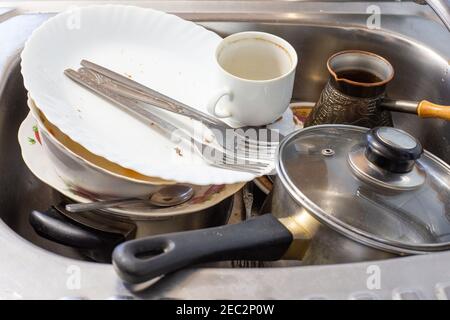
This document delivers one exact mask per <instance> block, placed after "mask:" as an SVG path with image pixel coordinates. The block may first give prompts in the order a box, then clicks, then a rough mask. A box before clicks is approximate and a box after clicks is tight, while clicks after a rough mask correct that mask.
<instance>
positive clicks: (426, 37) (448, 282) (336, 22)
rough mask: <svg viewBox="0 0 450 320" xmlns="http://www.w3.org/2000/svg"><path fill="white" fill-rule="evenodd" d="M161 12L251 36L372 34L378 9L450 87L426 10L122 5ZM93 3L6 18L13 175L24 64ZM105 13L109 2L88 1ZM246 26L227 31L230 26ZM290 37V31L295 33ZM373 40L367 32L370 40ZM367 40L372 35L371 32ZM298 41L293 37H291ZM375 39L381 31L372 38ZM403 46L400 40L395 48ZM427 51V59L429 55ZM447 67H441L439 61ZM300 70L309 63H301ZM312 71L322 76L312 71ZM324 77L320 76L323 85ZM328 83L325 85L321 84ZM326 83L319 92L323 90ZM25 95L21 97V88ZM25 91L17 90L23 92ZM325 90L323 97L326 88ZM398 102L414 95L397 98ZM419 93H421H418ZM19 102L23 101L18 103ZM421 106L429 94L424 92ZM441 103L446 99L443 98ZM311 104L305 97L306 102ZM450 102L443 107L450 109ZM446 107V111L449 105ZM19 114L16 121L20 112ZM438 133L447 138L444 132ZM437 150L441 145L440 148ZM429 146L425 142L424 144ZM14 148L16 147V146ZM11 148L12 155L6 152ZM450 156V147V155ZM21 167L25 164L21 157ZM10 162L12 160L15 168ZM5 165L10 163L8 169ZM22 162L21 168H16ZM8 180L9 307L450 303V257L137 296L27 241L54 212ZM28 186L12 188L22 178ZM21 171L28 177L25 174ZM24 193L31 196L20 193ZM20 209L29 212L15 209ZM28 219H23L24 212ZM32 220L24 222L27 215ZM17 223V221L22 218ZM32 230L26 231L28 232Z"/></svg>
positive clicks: (171, 285) (1, 201)
mask: <svg viewBox="0 0 450 320" xmlns="http://www.w3.org/2000/svg"><path fill="white" fill-rule="evenodd" d="M114 2H116V3H119V2H121V3H127V4H137V5H141V6H147V7H152V8H155V9H160V10H164V11H168V12H173V13H176V14H179V15H180V16H182V17H184V18H187V19H192V20H194V21H198V22H200V23H204V25H205V26H206V27H210V28H212V29H215V30H217V31H219V33H220V32H221V31H223V32H224V33H225V32H236V31H240V30H238V28H240V27H245V28H251V27H252V26H254V25H255V26H256V23H257V22H258V21H259V22H264V23H266V24H272V25H273V26H274V28H275V27H276V28H278V29H276V30H277V31H279V32H281V31H283V30H288V29H287V27H286V29H283V28H284V26H286V25H291V26H292V25H295V24H299V25H307V26H330V25H333V26H337V27H340V28H343V29H352V28H359V29H358V31H357V32H355V33H354V34H355V37H356V35H359V34H361V33H362V32H363V31H361V30H365V23H366V20H367V17H368V14H367V13H366V10H367V8H368V6H370V5H371V4H374V5H377V6H378V7H379V8H380V10H381V11H380V12H381V13H382V17H381V19H382V27H383V32H385V33H386V34H390V33H392V34H395V35H396V36H397V37H401V39H402V41H404V42H405V43H410V42H411V43H412V41H418V42H420V44H422V45H424V46H428V47H430V48H433V50H434V51H433V52H432V53H430V55H437V54H439V55H440V56H439V57H435V58H436V59H435V60H436V61H441V60H442V59H441V57H445V59H446V61H447V69H445V70H443V75H442V81H443V84H442V88H444V89H445V87H444V85H445V84H446V81H448V80H449V78H450V76H448V74H447V73H445V72H448V69H449V66H448V61H450V60H449V59H450V46H449V41H448V39H449V35H448V33H446V30H445V28H444V26H443V25H442V23H441V22H440V20H439V19H438V18H437V17H436V16H435V14H434V12H433V11H432V10H431V9H430V8H429V7H427V6H423V5H417V4H415V3H412V2H373V3H369V2H366V3H363V2H352V3H350V2H348V3H345V4H342V3H333V2H320V3H317V2H303V1H292V2H291V1H287V2H285V1H283V2H278V1H114ZM87 3H88V2H87V1H73V2H71V1H64V2H57V1H7V2H3V3H2V4H1V6H2V7H3V8H0V43H1V44H2V45H1V46H0V129H1V130H2V132H8V135H7V136H6V135H4V134H3V135H0V153H1V154H2V160H1V161H0V165H4V164H5V163H8V162H6V160H8V159H9V157H13V156H12V155H10V154H8V155H7V154H6V153H5V152H3V151H4V150H14V151H15V152H16V153H20V151H19V149H18V146H17V141H16V140H17V139H16V131H14V130H16V128H15V127H14V125H15V124H16V123H20V121H21V120H22V118H23V117H24V115H25V114H26V107H24V108H22V105H24V102H25V101H26V100H25V99H26V95H25V92H24V89H23V87H22V85H21V81H22V80H21V77H20V74H19V72H18V70H19V69H18V68H19V67H18V62H19V60H18V59H19V58H18V54H19V53H20V50H21V48H22V46H23V43H24V42H25V41H26V39H27V38H28V37H29V35H30V34H31V32H32V31H33V30H34V29H35V28H36V27H37V26H39V25H40V24H41V23H42V22H44V21H45V20H46V19H48V18H49V17H50V16H52V15H53V14H54V13H56V12H58V11H61V10H63V9H65V8H69V7H70V6H71V5H81V4H82V5H84V4H87ZM92 3H104V1H89V4H92ZM230 19H232V20H234V21H237V22H239V23H246V21H250V22H248V23H247V24H246V25H241V24H239V23H236V24H233V25H232V26H231V27H227V28H225V23H226V22H227V21H228V20H230ZM289 30H290V29H289ZM365 31H367V30H365ZM365 31H364V32H365ZM286 32H289V31H286ZM368 32H376V31H368ZM392 39H394V38H392ZM427 50H428V49H424V52H428V51H427ZM439 59H441V60H439ZM300 61H301V62H300V70H301V68H302V53H300ZM305 68H309V69H308V70H317V69H314V68H313V67H312V66H305ZM317 77H320V75H317ZM319 80H320V81H322V80H321V79H319ZM319 80H317V81H318V83H321V82H320V81H319ZM19 86H20V88H19ZM16 87H17V89H16ZM319 87H320V86H318V87H317V88H319ZM395 89H396V90H397V93H398V94H406V93H407V92H406V90H404V89H403V90H402V89H398V88H395ZM418 90H419V89H418ZM316 91H317V90H316V89H308V90H305V92H304V93H302V94H304V95H305V97H306V98H308V97H307V96H308V95H310V97H314V96H315V95H316V94H317V92H316ZM12 93H17V95H16V94H12ZM416 93H417V97H414V98H420V97H419V95H420V94H421V92H420V90H419V91H417V92H416ZM433 94H435V95H439V94H442V92H441V91H438V89H436V90H434V91H433ZM302 97H303V96H302ZM448 98H449V97H448V96H444V97H442V98H441V99H442V100H444V99H448ZM442 102H443V101H442ZM13 107H14V108H17V110H16V109H14V112H11V111H10V112H8V110H11V108H13ZM411 119H412V118H408V117H406V118H398V119H397V123H398V124H400V125H401V126H404V127H406V128H411V127H414V126H416V124H415V123H416V122H414V121H415V120H414V121H413V120H411ZM436 127H437V128H439V129H442V130H444V129H445V127H444V124H442V123H440V122H439V123H438V124H437V125H436ZM417 134H418V135H420V136H421V138H423V139H425V140H427V139H430V140H431V138H433V139H435V138H436V136H433V134H432V133H428V132H425V129H423V130H422V129H419V130H418V131H417ZM435 140H436V139H435ZM439 140H440V143H441V144H439V143H435V144H431V146H430V147H431V148H435V150H441V152H443V153H445V150H442V148H444V147H445V146H448V143H447V140H446V137H444V136H443V137H439ZM422 141H424V140H422ZM14 143H15V145H14ZM3 146H9V147H8V148H9V149H4V148H6V147H3ZM443 146H444V147H443ZM14 157H19V158H17V159H20V155H18V154H17V155H14ZM7 158H8V159H7ZM4 159H6V160H4ZM11 159H13V160H14V159H16V158H11ZM13 160H11V162H10V163H13V165H12V166H11V167H9V168H8V171H9V172H8V173H2V175H1V176H0V208H1V209H0V218H1V219H0V247H1V248H2V249H1V250H0V299H33V298H34V299H129V298H136V299H141V298H150V299H167V298H171V299H205V298H207V299H320V298H323V299H411V298H412V299H450V252H447V253H437V254H431V255H426V256H415V257H406V258H398V259H394V260H385V261H372V262H366V263H357V264H341V265H327V266H308V267H297V266H292V267H283V268H282V267H277V268H252V269H250V268H241V269H239V268H219V267H203V268H192V269H187V270H182V271H179V272H176V273H175V274H172V275H168V276H166V277H164V278H162V279H161V280H159V281H158V282H156V283H154V284H153V285H152V286H151V287H150V288H148V289H146V290H144V291H141V292H139V293H133V292H132V290H131V288H127V287H125V286H124V285H123V283H122V282H121V280H120V279H119V278H118V276H117V275H116V274H115V272H114V270H113V267H112V266H111V265H109V264H100V263H93V262H87V261H81V260H79V259H72V258H68V257H64V256H62V255H59V254H57V253H53V252H50V251H49V250H46V249H43V248H41V247H39V246H37V245H35V244H33V243H32V242H30V239H33V237H36V236H35V235H30V236H29V238H27V239H28V240H27V239H25V238H24V237H23V234H25V233H26V232H27V231H26V230H25V229H26V227H25V224H26V221H27V216H26V212H29V211H27V210H29V207H27V205H28V204H27V203H26V202H27V201H30V202H32V203H31V204H29V205H30V206H32V205H42V206H44V205H46V204H45V203H43V202H40V201H41V200H42V199H44V198H45V199H51V196H49V195H48V194H47V193H50V192H51V191H50V190H49V189H48V188H46V187H45V186H43V185H42V184H41V183H39V182H38V181H36V179H35V178H34V177H33V176H32V174H31V173H26V172H23V170H25V169H26V167H24V165H23V164H22V163H20V160H18V161H17V162H14V161H13ZM447 161H448V160H447ZM16 171H17V173H16V174H17V176H20V177H21V179H22V181H21V182H19V183H13V181H15V180H13V179H14V177H15V176H14V174H13V173H12V172H14V173H15V172H16ZM19 171H20V174H19ZM16 184H18V185H19V186H22V187H23V188H24V189H23V190H27V192H34V193H33V194H32V196H29V195H27V194H21V193H20V192H18V191H22V190H20V189H19V190H17V191H16V192H15V191H14V190H13V189H14V188H15V187H16V188H17V186H15V185H16ZM17 203H21V204H20V205H21V206H19V205H18V206H16V207H15V206H14V205H15V204H17ZM19 209H20V210H21V211H20V212H19ZM21 213H23V214H21ZM14 214H16V215H17V216H14ZM24 230H25V231H24Z"/></svg>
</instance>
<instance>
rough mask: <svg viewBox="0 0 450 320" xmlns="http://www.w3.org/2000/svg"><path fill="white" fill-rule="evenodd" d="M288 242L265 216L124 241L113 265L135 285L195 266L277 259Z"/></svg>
mask: <svg viewBox="0 0 450 320" xmlns="http://www.w3.org/2000/svg"><path fill="white" fill-rule="evenodd" d="M292 240H293V238H292V234H291V232H289V230H288V229H286V228H285V227H284V226H283V225H282V224H281V223H280V222H279V221H278V219H277V218H275V217H274V216H273V215H271V214H265V215H263V216H260V217H256V218H253V219H250V220H247V221H245V222H242V223H238V224H233V225H226V226H221V227H215V228H208V229H200V230H195V231H185V232H178V233H169V234H166V235H157V236H152V237H148V238H142V239H137V240H132V241H128V242H125V243H122V244H120V245H119V246H117V247H116V248H115V249H114V252H113V264H114V267H115V269H116V271H117V273H118V274H119V276H120V277H121V278H122V279H123V280H124V281H126V282H128V283H132V284H138V283H143V282H146V281H149V280H151V279H153V278H156V277H158V276H161V275H164V274H167V273H170V272H173V271H176V270H178V269H181V268H184V267H187V266H190V265H193V264H197V263H203V262H213V261H224V260H241V259H245V260H261V261H273V260H278V259H280V258H281V257H282V256H283V254H284V253H285V252H286V251H287V249H288V248H289V245H290V244H291V242H292Z"/></svg>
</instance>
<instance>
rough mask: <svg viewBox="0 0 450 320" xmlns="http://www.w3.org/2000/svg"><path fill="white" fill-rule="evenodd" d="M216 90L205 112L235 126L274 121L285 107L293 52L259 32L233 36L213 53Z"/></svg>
mask: <svg viewBox="0 0 450 320" xmlns="http://www.w3.org/2000/svg"><path fill="white" fill-rule="evenodd" d="M215 60H216V63H217V81H218V86H219V89H218V90H217V92H215V93H214V94H213V95H212V97H211V98H210V100H209V101H208V105H207V109H208V112H209V113H211V114H212V115H214V116H216V117H218V118H229V119H228V120H229V121H227V122H229V123H230V124H232V125H233V126H235V127H239V126H261V125H265V124H269V123H272V122H274V121H275V120H277V119H278V118H279V117H280V116H281V115H282V114H283V112H284V111H286V109H287V108H288V106H289V102H290V101H291V98H292V90H293V87H294V77H295V68H296V67H297V60H298V58H297V53H296V52H295V49H294V48H293V47H292V46H291V45H290V44H289V43H288V42H287V41H286V40H284V39H281V38H280V37H277V36H275V35H272V34H268V33H263V32H255V31H249V32H241V33H235V34H233V35H231V36H228V37H226V38H225V39H223V40H222V41H221V42H220V44H219V45H218V47H217V49H216V52H215Z"/></svg>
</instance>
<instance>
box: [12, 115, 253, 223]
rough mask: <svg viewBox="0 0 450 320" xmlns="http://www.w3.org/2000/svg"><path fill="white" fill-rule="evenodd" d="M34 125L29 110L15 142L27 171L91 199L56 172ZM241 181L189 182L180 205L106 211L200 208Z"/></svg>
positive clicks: (140, 212) (82, 198)
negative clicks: (188, 190)
mask: <svg viewBox="0 0 450 320" xmlns="http://www.w3.org/2000/svg"><path fill="white" fill-rule="evenodd" d="M35 127H37V121H36V119H34V118H33V116H32V114H31V113H29V114H28V116H27V117H26V118H25V120H24V121H23V122H22V124H21V125H20V128H19V132H18V140H19V145H20V148H21V151H22V158H23V160H24V162H25V164H26V165H27V167H28V168H29V169H30V171H31V172H32V173H33V174H34V175H35V176H36V177H37V178H38V179H39V180H41V181H42V182H44V183H46V184H48V185H49V186H51V187H52V188H54V189H55V190H57V191H59V192H60V193H62V194H63V195H65V196H66V197H68V198H69V199H72V200H73V201H74V202H80V203H86V202H90V201H92V199H93V197H92V196H91V195H89V194H88V193H86V192H85V191H84V190H80V189H79V188H74V187H73V186H71V185H68V184H66V183H65V182H64V180H63V179H62V178H61V177H59V176H58V174H57V172H56V171H55V169H54V166H53V163H52V162H51V160H50V158H49V157H48V155H47V153H46V152H45V151H44V148H43V147H42V146H41V144H40V142H39V141H38V138H37V137H36V133H35ZM243 185H244V184H243V183H236V184H231V185H210V186H192V187H193V189H194V197H193V198H192V199H191V200H190V201H188V202H186V203H183V204H181V205H178V206H175V207H170V208H160V209H155V208H150V207H148V206H145V205H139V206H133V207H128V208H126V209H125V208H120V207H118V208H111V209H108V210H107V211H108V212H112V213H115V214H118V215H127V216H129V215H130V214H131V215H133V214H134V215H144V216H163V215H164V214H171V215H173V214H181V213H188V212H195V211H200V210H203V209H205V208H208V207H211V206H213V205H215V204H216V203H219V202H220V201H222V200H224V199H226V198H228V197H229V196H231V195H233V194H235V193H236V192H237V191H239V189H241V188H242V186H243Z"/></svg>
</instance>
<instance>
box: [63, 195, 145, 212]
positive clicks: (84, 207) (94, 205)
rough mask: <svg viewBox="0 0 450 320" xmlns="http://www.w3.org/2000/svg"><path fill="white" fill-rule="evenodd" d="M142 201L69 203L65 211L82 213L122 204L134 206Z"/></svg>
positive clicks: (120, 200) (121, 200) (135, 199)
mask: <svg viewBox="0 0 450 320" xmlns="http://www.w3.org/2000/svg"><path fill="white" fill-rule="evenodd" d="M142 201H143V200H142V199H138V198H121V199H113V200H102V201H94V202H88V203H71V204H67V205H66V210H67V211H69V212H74V213H76V212H84V211H91V210H98V209H105V208H113V207H117V206H120V205H124V204H134V203H140V202H142Z"/></svg>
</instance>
